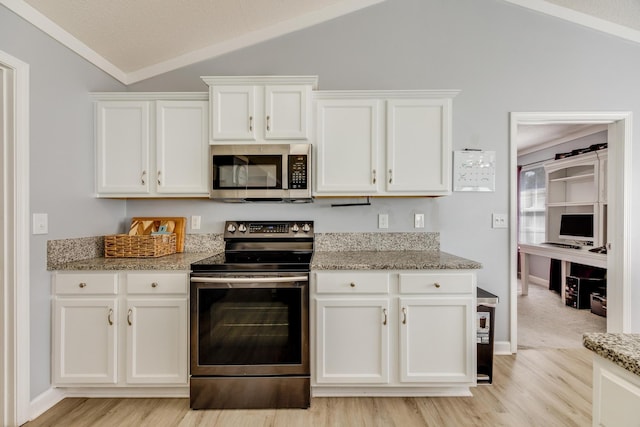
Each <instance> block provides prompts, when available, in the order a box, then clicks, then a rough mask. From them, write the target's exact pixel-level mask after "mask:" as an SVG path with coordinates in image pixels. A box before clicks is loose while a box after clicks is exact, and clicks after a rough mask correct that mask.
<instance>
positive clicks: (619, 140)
mask: <svg viewBox="0 0 640 427" xmlns="http://www.w3.org/2000/svg"><path fill="white" fill-rule="evenodd" d="M544 124H575V125H583V124H605V125H606V126H607V132H608V143H609V150H608V151H609V167H608V176H607V178H608V189H609V212H608V218H607V228H608V236H607V246H608V247H609V255H608V257H607V277H608V281H609V282H610V283H611V284H612V286H611V287H610V289H608V293H607V305H608V317H607V331H609V332H624V331H627V330H628V329H629V327H630V315H631V313H630V307H629V300H630V298H629V295H630V289H629V287H630V284H629V283H630V282H629V274H630V272H629V259H628V256H629V245H630V242H629V241H628V239H626V238H625V236H626V234H625V231H626V228H627V224H628V220H629V212H630V197H629V196H630V187H631V158H630V156H629V155H626V156H625V153H626V154H628V153H630V148H631V113H628V112H621V113H620V112H602V113H597V112H595V113H594V112H588V113H580V112H577V113H511V116H510V141H511V142H510V183H511V185H510V220H511V224H516V223H517V200H518V188H517V187H518V186H517V155H518V149H517V140H518V127H519V126H521V125H544ZM509 239H510V251H509V253H510V261H509V263H510V314H511V316H510V324H511V329H510V344H511V352H512V353H516V352H517V348H518V336H517V332H518V305H517V301H518V280H517V261H516V260H517V253H518V236H517V230H516V227H515V226H514V227H511V229H510V236H509Z"/></svg>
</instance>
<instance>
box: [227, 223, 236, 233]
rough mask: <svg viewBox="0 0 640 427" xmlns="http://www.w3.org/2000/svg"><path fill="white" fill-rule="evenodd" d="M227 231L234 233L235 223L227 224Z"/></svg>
mask: <svg viewBox="0 0 640 427" xmlns="http://www.w3.org/2000/svg"><path fill="white" fill-rule="evenodd" d="M227 231H228V232H229V233H235V232H236V226H235V225H233V224H229V225H228V226H227Z"/></svg>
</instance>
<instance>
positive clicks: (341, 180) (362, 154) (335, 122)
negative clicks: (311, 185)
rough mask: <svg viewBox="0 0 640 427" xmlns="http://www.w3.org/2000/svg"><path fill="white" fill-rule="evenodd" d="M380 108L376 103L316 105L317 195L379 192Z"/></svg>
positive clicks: (346, 101) (347, 101)
mask: <svg viewBox="0 0 640 427" xmlns="http://www.w3.org/2000/svg"><path fill="white" fill-rule="evenodd" d="M381 104H382V102H381V101H379V100H376V99H321V100H318V101H317V102H316V110H317V114H316V126H317V150H316V165H317V169H316V193H318V194H321V193H329V194H347V193H354V192H357V193H362V194H374V193H376V192H377V191H378V180H379V178H378V176H382V171H379V170H378V151H379V145H380V135H381V132H382V130H381V127H380V126H381V122H382V120H381V117H380V114H381V110H382V108H381ZM383 179H384V178H383Z"/></svg>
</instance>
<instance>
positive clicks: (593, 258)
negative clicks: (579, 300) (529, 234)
mask: <svg viewBox="0 0 640 427" xmlns="http://www.w3.org/2000/svg"><path fill="white" fill-rule="evenodd" d="M518 247H519V252H520V280H521V282H522V295H528V294H529V255H537V256H542V257H546V258H553V259H558V260H560V261H561V263H560V275H561V277H562V280H561V282H560V295H561V297H562V302H563V303H564V301H565V287H566V281H567V273H568V272H569V271H570V270H569V263H572V262H575V263H578V264H584V265H590V266H593V267H600V268H607V255H606V254H598V253H595V252H589V249H587V248H581V249H571V248H562V247H559V246H553V245H545V244H538V245H529V244H525V243H520V244H518Z"/></svg>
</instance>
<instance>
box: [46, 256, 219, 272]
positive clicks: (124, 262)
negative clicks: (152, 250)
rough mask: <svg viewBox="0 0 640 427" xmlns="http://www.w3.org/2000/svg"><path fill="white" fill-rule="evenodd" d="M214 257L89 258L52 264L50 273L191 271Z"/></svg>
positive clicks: (49, 267)
mask: <svg viewBox="0 0 640 427" xmlns="http://www.w3.org/2000/svg"><path fill="white" fill-rule="evenodd" d="M210 256H212V254H211V252H206V253H205V252H182V253H176V254H171V255H165V256H161V257H156V258H106V257H97V258H88V259H83V260H78V261H70V262H61V263H52V264H49V265H48V266H47V270H49V271H101V270H106V271H115V270H131V271H135V270H190V269H191V264H192V263H194V262H196V261H200V260H201V259H204V258H207V257H210Z"/></svg>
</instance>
